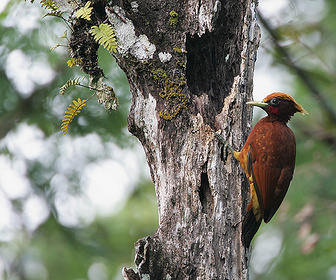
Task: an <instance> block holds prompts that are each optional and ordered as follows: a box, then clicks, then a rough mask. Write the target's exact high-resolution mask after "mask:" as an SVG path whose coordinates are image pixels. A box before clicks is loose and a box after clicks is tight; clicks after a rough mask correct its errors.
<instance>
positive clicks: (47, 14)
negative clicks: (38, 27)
mask: <svg viewBox="0 0 336 280" xmlns="http://www.w3.org/2000/svg"><path fill="white" fill-rule="evenodd" d="M63 13H64V12H61V11H51V12H49V13H46V14H44V15H43V16H42V19H44V18H45V17H46V16H54V17H59V18H61V17H62V15H63Z"/></svg>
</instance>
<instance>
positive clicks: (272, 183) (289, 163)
mask: <svg viewBox="0 0 336 280" xmlns="http://www.w3.org/2000/svg"><path fill="white" fill-rule="evenodd" d="M247 104H249V105H253V106H258V107H260V108H262V109H264V110H265V111H266V113H267V114H268V116H266V117H264V118H262V119H261V120H260V121H259V122H258V123H257V124H256V125H255V126H254V127H253V129H252V131H251V133H250V135H249V137H248V139H247V141H246V143H245V145H244V147H243V149H242V150H241V151H240V152H237V151H235V150H234V149H233V148H232V147H231V146H229V145H227V143H226V141H225V140H224V139H223V138H222V137H221V136H219V135H218V134H217V136H219V137H218V138H219V139H220V140H221V141H223V142H224V143H225V145H227V147H228V148H229V149H230V150H231V151H232V153H233V155H234V157H235V158H236V159H237V160H239V162H240V165H241V167H242V169H243V170H244V172H245V174H246V176H247V178H248V180H249V183H250V191H251V201H250V203H249V204H248V206H247V213H246V215H245V216H244V219H243V224H242V242H243V244H244V246H245V247H249V246H250V243H251V241H252V238H253V237H254V235H255V234H256V233H257V231H258V229H259V227H260V224H261V221H262V220H264V221H265V223H268V222H269V221H270V220H271V219H272V217H273V215H274V214H275V212H276V211H277V210H278V208H279V206H280V204H281V203H282V201H283V199H284V197H285V195H286V193H287V190H288V187H289V184H290V182H291V180H292V178H293V173H294V166H295V157H296V141H295V136H294V133H293V131H292V130H291V129H290V128H289V127H288V126H287V122H288V121H289V120H290V118H291V117H292V116H293V115H294V114H295V113H296V112H299V113H302V114H307V111H306V110H305V109H304V108H303V107H302V106H301V105H299V104H298V103H297V102H296V101H295V100H294V99H293V97H291V96H290V95H288V94H285V93H281V92H275V93H272V94H270V95H268V96H267V97H266V98H264V100H263V101H261V102H257V101H250V102H247Z"/></svg>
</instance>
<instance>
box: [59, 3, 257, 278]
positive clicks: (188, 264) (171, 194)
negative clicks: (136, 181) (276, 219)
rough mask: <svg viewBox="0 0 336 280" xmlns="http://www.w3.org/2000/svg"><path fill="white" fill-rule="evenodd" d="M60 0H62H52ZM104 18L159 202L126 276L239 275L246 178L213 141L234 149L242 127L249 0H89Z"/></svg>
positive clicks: (248, 78) (248, 85)
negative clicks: (153, 226) (154, 225)
mask: <svg viewBox="0 0 336 280" xmlns="http://www.w3.org/2000/svg"><path fill="white" fill-rule="evenodd" d="M60 1H61V0H60ZM92 2H93V6H94V10H95V12H96V16H97V17H98V16H99V17H100V18H101V22H103V21H104V20H105V22H106V20H107V21H108V22H110V23H111V24H112V26H113V27H114V31H115V34H116V37H117V41H118V53H117V54H115V57H116V59H117V62H118V64H119V65H120V67H121V68H122V69H123V70H124V71H125V73H126V75H127V77H128V80H129V83H130V87H131V91H132V107H131V111H130V114H129V119H128V127H129V131H130V132H131V133H132V134H133V135H135V136H136V137H137V138H138V139H139V140H140V141H141V143H142V145H143V147H144V150H145V153H146V157H147V162H148V165H149V167H150V171H151V176H152V180H153V182H154V184H155V191H156V196H157V202H158V210H159V227H158V229H157V231H156V232H155V234H154V235H153V236H148V237H145V238H142V239H140V240H138V241H137V242H136V258H135V263H136V265H137V270H138V271H137V272H134V271H133V270H132V269H126V268H125V269H124V270H123V276H124V278H125V279H246V278H247V264H248V252H246V251H245V249H244V248H243V246H242V243H241V237H240V236H241V220H242V217H243V215H244V212H245V209H246V206H247V199H248V197H249V194H248V183H247V181H246V180H245V177H244V175H243V172H242V170H241V168H240V167H239V164H238V163H237V162H236V161H235V160H234V159H233V158H232V157H231V156H230V155H229V157H228V158H226V157H225V155H224V153H223V147H222V146H221V145H220V144H219V143H218V141H217V140H216V139H214V134H213V133H212V132H211V130H210V129H215V130H218V129H221V131H222V134H223V135H224V137H226V138H228V139H230V141H229V142H230V143H232V145H233V147H235V148H237V149H240V148H241V147H242V145H243V144H244V141H245V140H246V138H247V135H248V132H249V130H250V127H251V109H250V108H247V106H245V102H246V101H248V100H250V99H251V97H252V78H253V71H254V62H255V59H256V51H257V47H258V43H259V27H258V25H257V23H256V16H255V8H256V7H255V5H256V2H257V1H256V0H240V1H237V0H227V1H224V0H221V1H219V0H202V1H200V0H170V1H163V0H157V1H152V0H137V1H131V0H112V1H107V0H95V1H92Z"/></svg>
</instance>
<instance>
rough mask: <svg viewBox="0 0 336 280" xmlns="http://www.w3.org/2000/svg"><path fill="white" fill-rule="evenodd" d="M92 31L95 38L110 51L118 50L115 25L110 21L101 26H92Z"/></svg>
mask: <svg viewBox="0 0 336 280" xmlns="http://www.w3.org/2000/svg"><path fill="white" fill-rule="evenodd" d="M90 33H91V34H92V35H93V37H94V39H95V40H96V41H97V42H98V43H99V44H101V45H102V46H104V48H105V49H107V50H108V51H110V52H114V53H116V52H117V48H118V45H117V42H116V38H115V34H114V31H113V27H112V26H111V25H110V24H108V23H102V24H100V25H99V26H92V27H91V30H90Z"/></svg>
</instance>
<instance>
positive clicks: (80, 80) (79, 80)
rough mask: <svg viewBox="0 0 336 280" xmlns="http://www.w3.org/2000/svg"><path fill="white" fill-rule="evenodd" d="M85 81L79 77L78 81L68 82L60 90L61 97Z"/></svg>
mask: <svg viewBox="0 0 336 280" xmlns="http://www.w3.org/2000/svg"><path fill="white" fill-rule="evenodd" d="M83 80H84V78H83V77H78V78H76V79H72V80H69V81H67V82H66V83H65V84H64V85H63V86H61V88H60V91H59V92H60V95H64V93H65V91H66V90H67V89H68V88H69V87H71V86H78V85H80V84H81V82H82V81H83Z"/></svg>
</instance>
